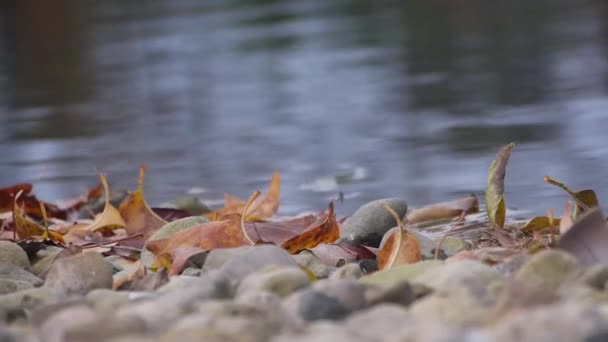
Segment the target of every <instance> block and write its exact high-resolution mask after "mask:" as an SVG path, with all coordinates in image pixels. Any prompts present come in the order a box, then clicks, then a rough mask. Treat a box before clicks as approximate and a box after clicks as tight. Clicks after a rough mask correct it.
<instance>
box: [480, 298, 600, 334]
mask: <svg viewBox="0 0 608 342" xmlns="http://www.w3.org/2000/svg"><path fill="white" fill-rule="evenodd" d="M606 327H608V319H607V317H606V315H605V314H602V313H601V312H600V311H599V310H597V309H594V308H592V307H589V306H586V305H581V304H577V303H573V302H563V303H556V304H553V305H544V306H537V307H534V308H527V309H526V310H517V311H513V312H512V313H511V314H509V315H508V316H506V317H502V319H501V320H500V321H499V322H498V323H497V324H495V325H493V326H491V327H487V328H485V329H483V331H482V332H481V333H480V336H479V337H480V339H478V340H479V341H481V340H487V341H498V342H502V341H505V342H506V341H589V339H591V338H592V337H593V336H602V334H605V333H606V331H607V330H606Z"/></svg>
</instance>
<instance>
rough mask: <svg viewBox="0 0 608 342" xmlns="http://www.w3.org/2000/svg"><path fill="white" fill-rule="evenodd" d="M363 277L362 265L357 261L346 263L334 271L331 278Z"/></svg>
mask: <svg viewBox="0 0 608 342" xmlns="http://www.w3.org/2000/svg"><path fill="white" fill-rule="evenodd" d="M361 277H363V271H362V270H361V266H359V264H357V263H350V264H346V265H344V266H342V267H340V268H338V269H337V270H336V271H334V272H333V273H332V274H331V276H330V277H329V279H332V280H337V279H359V278H361Z"/></svg>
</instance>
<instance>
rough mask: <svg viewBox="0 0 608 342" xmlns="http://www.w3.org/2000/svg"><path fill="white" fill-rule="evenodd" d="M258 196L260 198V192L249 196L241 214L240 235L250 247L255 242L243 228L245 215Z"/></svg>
mask: <svg viewBox="0 0 608 342" xmlns="http://www.w3.org/2000/svg"><path fill="white" fill-rule="evenodd" d="M258 196H260V192H259V191H258V190H256V191H255V192H254V193H253V195H251V197H250V198H249V200H248V201H247V203H245V207H244V208H243V212H242V213H241V234H243V237H244V238H245V240H247V241H248V242H249V243H250V244H251V245H255V242H254V241H253V240H252V239H251V238H250V237H249V234H248V233H247V229H246V228H245V214H246V213H247V210H249V207H250V206H251V204H252V203H253V201H255V199H256V198H258Z"/></svg>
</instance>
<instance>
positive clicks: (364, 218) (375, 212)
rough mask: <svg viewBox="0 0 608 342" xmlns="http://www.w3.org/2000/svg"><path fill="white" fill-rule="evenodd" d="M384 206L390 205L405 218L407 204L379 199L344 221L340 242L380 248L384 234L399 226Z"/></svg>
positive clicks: (390, 199)
mask: <svg viewBox="0 0 608 342" xmlns="http://www.w3.org/2000/svg"><path fill="white" fill-rule="evenodd" d="M384 205H388V206H389V207H390V208H391V209H393V210H394V211H395V213H397V215H399V217H404V216H405V213H406V212H407V203H406V202H405V201H404V200H402V199H399V198H385V199H379V200H375V201H372V202H369V203H367V204H364V205H363V206H361V207H360V208H359V209H357V210H356V211H355V212H354V213H353V215H352V216H350V217H349V218H347V219H346V221H344V223H343V224H342V227H341V230H340V239H339V240H338V242H349V243H355V244H363V245H366V246H371V247H378V246H379V245H380V241H381V240H382V237H383V236H384V234H385V233H386V232H387V231H388V230H389V229H391V228H392V227H395V226H396V225H397V222H395V219H394V218H393V216H391V214H390V213H389V212H388V211H386V209H385V208H384Z"/></svg>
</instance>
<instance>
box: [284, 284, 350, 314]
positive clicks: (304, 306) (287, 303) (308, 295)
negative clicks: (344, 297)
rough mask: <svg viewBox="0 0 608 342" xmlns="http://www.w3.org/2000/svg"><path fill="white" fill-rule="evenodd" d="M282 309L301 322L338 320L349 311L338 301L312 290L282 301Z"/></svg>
mask: <svg viewBox="0 0 608 342" xmlns="http://www.w3.org/2000/svg"><path fill="white" fill-rule="evenodd" d="M283 308H285V310H286V311H287V312H289V313H290V314H291V315H293V316H294V317H298V318H300V319H302V320H303V321H307V322H310V321H316V320H322V319H326V320H338V319H342V318H344V317H346V316H347V315H348V314H349V313H350V311H349V310H348V308H347V307H346V306H345V305H344V304H343V303H341V302H340V301H339V300H338V299H336V298H332V297H330V296H328V295H326V294H324V293H322V292H319V291H316V290H313V289H304V290H302V291H298V292H296V293H294V294H292V295H291V296H289V297H287V298H286V299H285V300H284V301H283Z"/></svg>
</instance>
